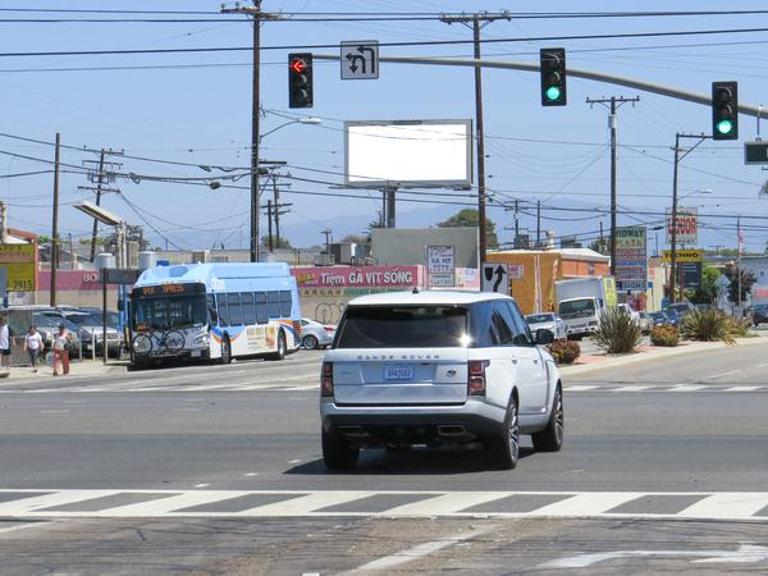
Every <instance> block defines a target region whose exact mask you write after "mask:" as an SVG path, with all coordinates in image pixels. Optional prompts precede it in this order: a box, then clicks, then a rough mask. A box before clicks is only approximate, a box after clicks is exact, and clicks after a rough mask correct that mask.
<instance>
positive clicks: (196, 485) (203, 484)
mask: <svg viewBox="0 0 768 576" xmlns="http://www.w3.org/2000/svg"><path fill="white" fill-rule="evenodd" d="M208 486H210V484H208V483H206V482H200V484H195V488H208Z"/></svg>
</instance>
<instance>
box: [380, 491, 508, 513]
mask: <svg viewBox="0 0 768 576" xmlns="http://www.w3.org/2000/svg"><path fill="white" fill-rule="evenodd" d="M505 496H509V493H508V492H460V493H450V494H442V495H440V496H434V497H432V498H427V499H426V500H420V501H418V502H412V503H410V504H403V505H402V506H397V507H395V508H390V509H389V510H387V516H424V515H443V514H452V513H455V512H460V511H462V510H466V509H467V508H472V507H473V506H479V505H480V504H485V503H487V502H492V501H493V500H498V499H500V498H504V497H505Z"/></svg>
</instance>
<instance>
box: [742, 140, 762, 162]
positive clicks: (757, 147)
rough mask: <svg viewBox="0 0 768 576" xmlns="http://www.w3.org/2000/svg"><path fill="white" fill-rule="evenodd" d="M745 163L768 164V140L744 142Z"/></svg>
mask: <svg viewBox="0 0 768 576" xmlns="http://www.w3.org/2000/svg"><path fill="white" fill-rule="evenodd" d="M744 164H768V140H765V141H763V140H758V141H756V142H744Z"/></svg>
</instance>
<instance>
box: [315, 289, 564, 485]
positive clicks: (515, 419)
mask: <svg viewBox="0 0 768 576" xmlns="http://www.w3.org/2000/svg"><path fill="white" fill-rule="evenodd" d="M553 339H554V335H553V334H552V332H550V331H549V330H539V331H538V332H537V333H536V335H535V336H534V335H532V334H531V331H530V329H529V328H528V324H527V323H526V321H525V318H524V316H523V315H522V313H521V312H520V309H519V308H518V306H517V303H516V302H515V300H514V299H512V298H510V297H508V296H502V295H500V294H493V293H487V292H480V293H477V292H475V293H470V292H442V291H433V292H430V291H426V292H418V293H413V292H391V293H387V294H375V295H370V296H362V297H360V298H356V299H354V300H352V301H351V302H350V303H349V304H348V305H347V307H346V309H345V311H344V314H343V316H342V318H341V322H340V323H339V328H338V335H337V337H336V339H335V341H334V344H333V348H332V349H331V350H329V351H328V352H326V353H325V358H324V361H323V365H322V371H321V385H320V415H321V419H322V449H323V461H324V462H325V465H326V467H327V468H329V469H332V470H337V469H346V468H351V467H352V466H354V465H355V463H356V462H357V460H358V458H359V455H360V449H361V448H368V447H393V448H395V449H399V448H407V447H410V446H412V445H427V446H433V445H440V444H477V443H479V444H481V445H482V446H483V450H484V453H485V456H486V458H487V460H488V463H489V464H490V465H491V466H493V467H495V468H500V469H510V468H514V467H515V466H516V465H517V460H518V454H519V447H520V435H521V434H531V435H532V437H533V446H534V448H535V449H536V450H538V451H543V452H554V451H558V450H560V447H561V446H562V444H563V431H564V428H563V401H562V397H563V396H562V395H563V387H562V383H561V381H560V374H559V372H558V370H557V367H556V366H555V362H554V360H553V359H552V356H551V355H550V354H549V352H547V350H546V349H545V348H544V347H543V346H540V345H541V344H549V343H551V342H552V341H553Z"/></svg>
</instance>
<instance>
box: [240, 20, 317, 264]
mask: <svg viewBox="0 0 768 576" xmlns="http://www.w3.org/2000/svg"><path fill="white" fill-rule="evenodd" d="M256 25H257V26H258V24H256ZM321 123H322V120H321V119H320V118H314V117H312V116H308V117H304V118H296V119H294V120H289V121H288V122H285V123H283V124H280V125H279V126H276V127H275V128H272V130H269V131H267V132H265V133H264V134H261V135H260V136H259V137H258V139H256V138H254V146H255V150H252V151H251V158H252V162H251V262H258V261H259V260H260V259H261V238H259V215H260V210H261V208H260V207H261V190H260V189H259V173H260V171H261V169H260V168H259V165H258V157H259V154H258V153H259V145H260V144H261V141H262V140H263V139H264V137H265V136H269V135H270V134H272V133H274V132H277V131H278V130H280V129H281V128H284V127H286V126H289V125H291V124H313V125H317V124H321ZM255 133H256V134H258V129H257V130H256V131H255Z"/></svg>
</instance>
